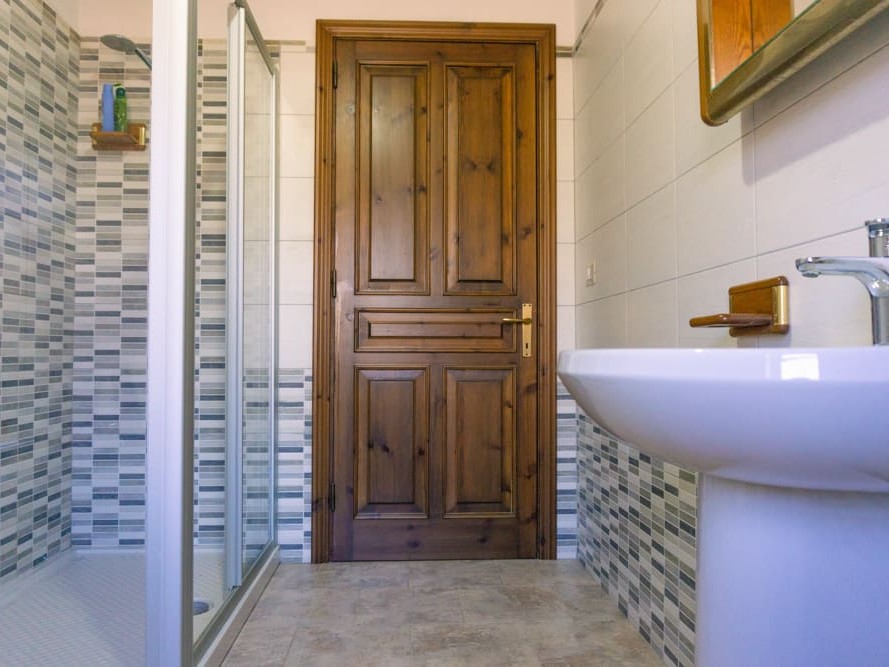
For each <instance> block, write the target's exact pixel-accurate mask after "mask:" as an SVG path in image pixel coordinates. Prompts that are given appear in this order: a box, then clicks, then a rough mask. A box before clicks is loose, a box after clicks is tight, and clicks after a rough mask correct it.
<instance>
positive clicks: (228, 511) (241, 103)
mask: <svg viewBox="0 0 889 667" xmlns="http://www.w3.org/2000/svg"><path fill="white" fill-rule="evenodd" d="M248 33H249V34H250V36H252V38H253V41H254V42H255V43H256V45H257V46H258V48H259V52H260V54H261V56H262V59H263V61H264V62H265V65H266V67H267V68H268V70H269V74H270V75H271V80H272V86H271V91H270V97H271V99H270V109H271V113H272V121H271V132H270V134H271V136H270V138H269V141H270V144H271V147H272V150H271V154H270V156H269V159H270V164H269V172H270V174H271V175H270V177H269V190H270V191H269V199H270V201H271V204H272V206H271V219H270V220H269V225H270V229H269V245H270V247H271V252H270V253H269V272H270V274H271V279H270V290H269V294H268V297H269V304H270V317H269V330H268V331H267V336H268V338H267V340H268V344H269V396H268V399H269V406H270V407H269V417H268V419H269V424H268V433H269V523H268V530H269V542H267V543H266V546H265V548H264V549H263V551H262V553H260V555H259V556H257V558H256V560H255V561H254V564H258V563H261V562H262V561H263V560H264V559H265V557H266V555H267V553H268V551H269V550H270V549H272V548H274V546H275V544H276V542H277V541H276V539H275V526H276V524H277V511H276V509H277V508H276V506H277V503H276V502H275V482H276V479H277V470H276V458H277V457H276V456H274V452H275V445H276V443H277V410H276V408H275V406H276V401H275V395H276V391H275V388H276V386H277V357H278V354H277V335H276V328H277V318H276V308H277V306H276V304H277V284H278V281H277V261H276V256H277V250H276V248H277V227H278V220H277V214H278V205H277V187H276V180H277V176H278V173H277V166H278V159H277V145H276V137H277V133H278V127H277V117H278V113H277V111H278V110H277V101H278V85H279V80H278V68H277V66H276V65H275V62H274V61H273V60H272V57H271V54H270V53H269V52H268V49H267V48H266V46H265V40H264V39H263V37H262V32H261V31H260V29H259V25H258V24H257V22H256V19H255V18H254V17H253V13H252V12H251V11H250V7H249V5H248V4H247V2H246V0H235V1H234V2H233V3H232V4H231V5H229V42H228V43H229V54H228V57H229V65H228V75H229V82H228V83H229V92H228V114H227V115H228V118H229V124H228V129H229V132H228V135H229V138H228V151H227V154H228V160H227V164H228V166H227V169H226V171H227V174H226V175H227V199H228V220H227V225H226V254H227V259H226V263H227V270H226V293H227V294H226V329H227V330H226V390H225V395H226V429H225V431H226V456H225V471H226V484H225V486H226V491H225V505H226V507H225V583H226V587H227V588H228V589H229V590H231V589H233V588H235V587H237V586H240V585H241V584H242V583H243V580H244V578H245V577H246V576H247V573H245V572H244V566H243V532H244V530H243V529H244V523H243V505H244V496H243V493H242V492H243V488H242V485H243V457H244V439H243V424H244V396H243V377H244V307H245V304H244V289H243V287H244V283H245V277H244V264H245V259H244V241H245V238H244V228H245V205H246V195H245V186H244V182H245V178H246V176H245V169H244V163H245V160H244V156H245V129H244V126H245V118H246V105H245V100H246V88H245V83H246V47H247V37H248ZM232 333H233V334H234V335H232Z"/></svg>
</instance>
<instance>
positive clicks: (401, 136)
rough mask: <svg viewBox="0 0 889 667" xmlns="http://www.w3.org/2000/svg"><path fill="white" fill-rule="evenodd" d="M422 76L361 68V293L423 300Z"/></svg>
mask: <svg viewBox="0 0 889 667" xmlns="http://www.w3.org/2000/svg"><path fill="white" fill-rule="evenodd" d="M428 94H429V92H428V72H427V68H426V67H425V66H399V65H369V64H364V65H360V66H359V79H358V99H359V104H358V107H357V113H358V168H359V174H358V184H357V190H358V225H357V235H358V238H357V249H358V256H357V258H356V269H357V276H356V278H357V285H356V292H357V293H359V294H362V293H363V294H373V293H384V294H428V293H429V266H428V263H427V262H426V258H427V256H428V254H429V211H428V177H429V165H428V160H427V155H428V147H427V133H428Z"/></svg>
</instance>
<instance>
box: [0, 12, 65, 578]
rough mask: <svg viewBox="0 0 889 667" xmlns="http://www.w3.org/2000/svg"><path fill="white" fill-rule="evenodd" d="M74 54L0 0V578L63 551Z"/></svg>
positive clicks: (49, 30) (48, 19) (46, 26)
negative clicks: (0, 71)
mask: <svg viewBox="0 0 889 667" xmlns="http://www.w3.org/2000/svg"><path fill="white" fill-rule="evenodd" d="M78 52H79V40H78V37H77V35H76V34H75V33H74V32H73V31H71V30H70V29H69V28H68V26H67V25H66V24H65V23H64V22H62V21H61V20H60V19H58V18H57V16H56V14H55V12H54V11H53V10H52V9H51V8H50V7H48V6H47V5H45V4H43V3H41V2H33V1H29V0H11V1H5V2H0V62H2V65H3V69H4V75H3V83H2V85H0V165H2V166H0V196H2V206H0V273H2V281H0V581H4V580H8V578H10V577H12V576H14V575H15V574H17V573H20V572H23V571H26V570H28V569H30V568H31V567H33V566H34V565H36V564H38V563H40V562H42V561H44V560H45V559H46V558H47V557H48V556H51V555H52V554H55V553H57V552H59V551H61V550H64V549H65V548H67V546H68V545H69V543H70V530H71V497H70V485H71V440H72V425H71V423H72V408H71V381H72V372H73V371H72V364H73V350H72V336H71V333H72V329H73V326H74V307H75V306H74V299H75V288H74V279H73V276H74V262H75V253H74V220H75V211H76V209H75V194H74V193H75V186H76V181H75V174H76V165H75V162H74V157H73V156H74V155H75V143H76V138H77V124H76V122H77V118H76V101H77V83H78Z"/></svg>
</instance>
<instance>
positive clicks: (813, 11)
mask: <svg viewBox="0 0 889 667" xmlns="http://www.w3.org/2000/svg"><path fill="white" fill-rule="evenodd" d="M887 7H889V0H698V55H699V58H698V62H699V67H700V89H701V118H702V119H703V121H704V122H705V123H707V124H708V125H720V124H722V123H724V122H726V121H727V120H728V119H729V118H731V117H732V116H733V115H735V114H736V113H738V112H739V111H740V110H741V109H743V108H744V107H746V106H748V105H750V104H752V103H753V102H754V101H756V100H757V99H759V98H760V97H762V96H763V95H764V94H766V93H767V92H768V91H769V90H771V89H772V88H774V87H775V86H777V85H778V84H779V83H781V82H782V81H784V80H785V79H787V78H788V77H789V76H790V75H791V74H793V73H794V72H796V71H797V70H798V69H800V68H801V67H803V66H804V65H805V64H806V63H808V62H810V61H811V60H813V59H814V58H815V57H817V56H818V55H820V54H821V53H823V52H824V51H826V50H827V49H828V48H830V47H831V46H832V45H833V44H835V43H836V42H838V41H839V40H841V39H842V38H843V37H845V36H846V35H848V34H849V33H851V32H852V31H853V30H855V29H856V28H858V27H859V26H861V25H862V24H864V23H865V22H866V21H868V20H869V19H870V18H872V17H873V16H875V15H876V14H878V13H879V12H881V11H882V10H884V9H886V8H887Z"/></svg>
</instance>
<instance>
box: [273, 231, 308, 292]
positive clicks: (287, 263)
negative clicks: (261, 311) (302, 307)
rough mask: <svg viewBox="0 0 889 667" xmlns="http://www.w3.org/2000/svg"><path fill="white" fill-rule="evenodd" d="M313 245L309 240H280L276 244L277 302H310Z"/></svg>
mask: <svg viewBox="0 0 889 667" xmlns="http://www.w3.org/2000/svg"><path fill="white" fill-rule="evenodd" d="M314 247H315V246H314V244H313V243H312V242H311V241H281V242H280V243H279V244H278V280H279V283H278V301H279V303H282V304H288V305H295V304H311V303H312V300H313V296H312V294H313V292H312V272H313V257H312V252H313V250H314Z"/></svg>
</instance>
